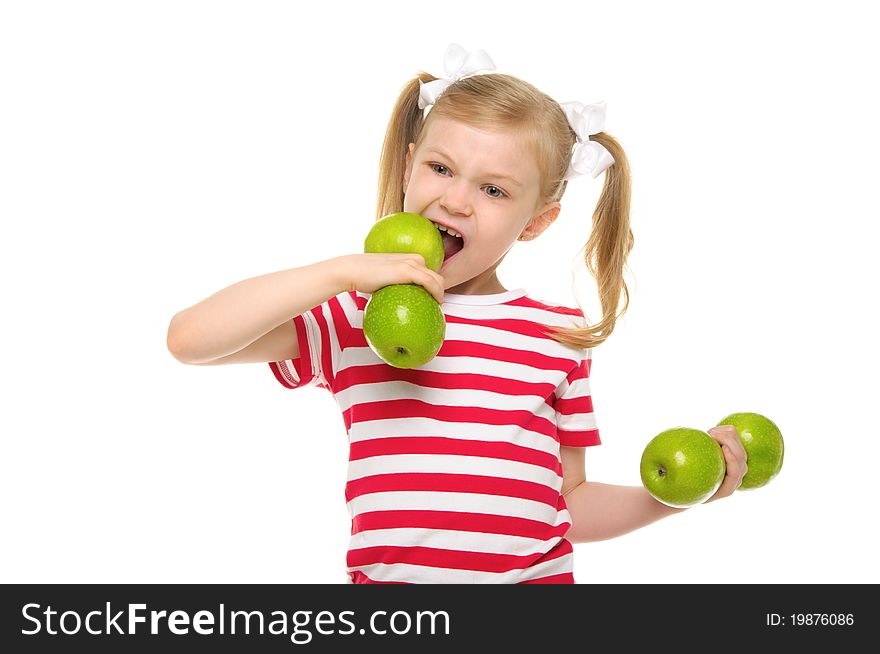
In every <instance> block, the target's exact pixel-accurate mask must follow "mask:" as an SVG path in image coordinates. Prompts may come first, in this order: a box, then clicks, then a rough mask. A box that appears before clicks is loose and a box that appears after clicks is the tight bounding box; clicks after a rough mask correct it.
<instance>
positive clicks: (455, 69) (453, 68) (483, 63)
mask: <svg viewBox="0 0 880 654" xmlns="http://www.w3.org/2000/svg"><path fill="white" fill-rule="evenodd" d="M443 67H444V68H445V69H446V77H445V78H443V77H441V78H440V79H435V80H434V81H433V82H428V83H427V84H425V83H424V82H419V109H424V108H425V107H427V106H429V105H432V104H434V103H435V102H437V98H439V97H440V96H441V95H442V94H443V91H445V90H446V89H447V88H448V87H449V86H450V85H452V83H453V82H457V81H458V80H460V79H462V78H464V77H467V76H468V75H473V74H474V73H477V72H479V71H481V70H495V63H494V62H493V61H492V59H491V58H490V57H489V55H487V54H486V51H485V50H474V51H472V52H468V51H467V50H465V49H464V48H462V47H461V46H460V45H458V44H457V43H450V44H449V47H448V48H447V49H446V57H444V59H443Z"/></svg>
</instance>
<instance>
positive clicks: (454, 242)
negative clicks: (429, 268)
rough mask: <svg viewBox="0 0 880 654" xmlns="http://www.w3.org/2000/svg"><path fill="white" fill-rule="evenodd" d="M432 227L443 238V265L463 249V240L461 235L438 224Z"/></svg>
mask: <svg viewBox="0 0 880 654" xmlns="http://www.w3.org/2000/svg"><path fill="white" fill-rule="evenodd" d="M432 222H433V221H432ZM434 226H435V227H436V228H437V229H438V230H439V232H440V235H441V236H442V237H443V263H446V262H447V261H449V259H451V258H452V257H454V256H455V255H456V254H458V253H459V252H461V250H462V248H464V238H462V236H461V234H459V233H458V232H456V231H454V230H451V229H449V228H448V227H444V226H443V225H440V224H439V223H434Z"/></svg>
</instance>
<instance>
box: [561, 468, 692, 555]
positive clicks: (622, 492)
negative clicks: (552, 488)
mask: <svg viewBox="0 0 880 654" xmlns="http://www.w3.org/2000/svg"><path fill="white" fill-rule="evenodd" d="M565 503H566V505H567V506H568V512H569V514H570V515H571V522H572V524H571V529H570V530H569V531H568V533H567V534H566V536H565V537H566V538H567V539H568V540H569V541H571V542H572V543H586V542H589V541H597V540H606V539H608V538H614V537H616V536H622V535H623V534H626V533H629V532H631V531H634V530H635V529H638V528H640V527H644V526H646V525H649V524H651V523H652V522H656V521H657V520H659V519H660V518H665V517H667V516H670V515H673V514H675V513H681V512H682V511H686V510H687V509H675V508H672V507H670V506H666V505H665V504H663V503H661V502H658V501H657V500H655V499H654V498H653V497H651V495H650V494H649V493H648V491H647V490H645V488H644V487H642V486H614V485H612V484H600V483H598V482H595V481H584V482H581V483H580V484H579V485H578V486H575V487H574V488H573V489H572V490H571V491H570V492H569V493H567V494H566V495H565Z"/></svg>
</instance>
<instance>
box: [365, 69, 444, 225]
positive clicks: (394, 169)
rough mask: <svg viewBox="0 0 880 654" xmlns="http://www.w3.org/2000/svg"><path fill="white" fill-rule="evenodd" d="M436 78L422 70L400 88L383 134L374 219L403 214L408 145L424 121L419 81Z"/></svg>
mask: <svg viewBox="0 0 880 654" xmlns="http://www.w3.org/2000/svg"><path fill="white" fill-rule="evenodd" d="M435 79H437V78H436V77H434V76H433V75H431V74H430V73H426V72H424V71H422V72H420V73H419V74H418V75H417V76H416V77H414V78H412V79H411V80H410V81H409V82H407V83H406V85H405V86H404V87H403V90H402V91H401V92H400V96H399V97H398V98H397V102H396V103H395V105H394V109H393V110H392V112H391V120H390V122H389V123H388V129H387V130H386V131H385V140H384V141H383V143H382V153H381V155H380V156H379V195H378V198H377V201H376V220H379V219H380V218H382V217H384V216H387V215H388V214H390V213H395V212H398V211H403V196H404V190H403V176H404V173H405V172H406V153H407V150H408V148H409V144H410V143H415V142H416V136H418V134H419V131H420V130H421V128H422V123H423V122H424V118H423V110H422V109H419V82H420V81H421V82H425V83H427V82H432V81H434V80H435Z"/></svg>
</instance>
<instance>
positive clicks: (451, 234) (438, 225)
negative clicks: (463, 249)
mask: <svg viewBox="0 0 880 654" xmlns="http://www.w3.org/2000/svg"><path fill="white" fill-rule="evenodd" d="M431 222H434V221H431ZM434 226H435V227H436V228H437V229H439V230H440V231H441V232H446V233H447V234H449V235H450V236H455V237H457V238H462V236H461V234H459V233H458V232H456V231H455V230H454V229H449V228H448V227H445V226H443V225H441V224H440V223H434Z"/></svg>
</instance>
